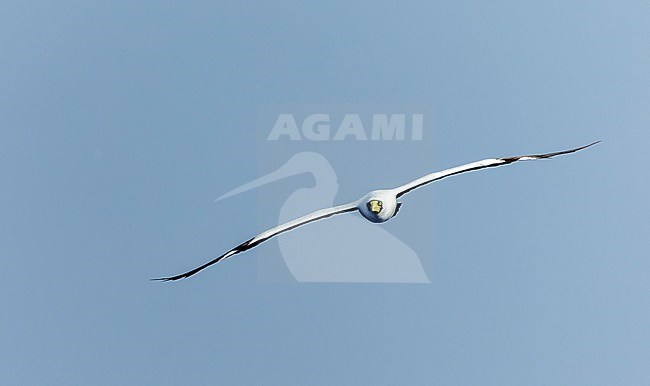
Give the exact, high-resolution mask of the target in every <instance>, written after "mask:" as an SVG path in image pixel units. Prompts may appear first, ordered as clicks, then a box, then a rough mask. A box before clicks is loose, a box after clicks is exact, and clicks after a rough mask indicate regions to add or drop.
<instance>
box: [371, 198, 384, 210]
mask: <svg viewBox="0 0 650 386" xmlns="http://www.w3.org/2000/svg"><path fill="white" fill-rule="evenodd" d="M382 205H383V204H382V202H381V201H379V200H372V201H369V202H368V209H370V211H371V212H372V213H379V212H381V207H382Z"/></svg>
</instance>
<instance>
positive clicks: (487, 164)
mask: <svg viewBox="0 0 650 386" xmlns="http://www.w3.org/2000/svg"><path fill="white" fill-rule="evenodd" d="M598 142H600V141H597V142H594V143H590V144H589V145H586V146H582V147H577V148H575V149H571V150H564V151H558V152H555V153H546V154H535V155H521V156H518V157H507V158H489V159H485V160H483V161H477V162H472V163H469V164H466V165H462V166H457V167H455V168H451V169H447V170H443V171H440V172H435V173H431V174H427V175H426V176H424V177H420V178H418V179H417V180H414V181H411V182H409V183H408V184H404V185H402V186H400V187H397V188H395V189H394V191H395V192H397V197H401V196H403V195H404V194H406V193H408V192H410V191H411V190H413V189H416V188H419V187H420V186H423V185H426V184H428V183H430V182H433V181H437V180H440V179H443V178H445V177H449V176H453V175H455V174H460V173H465V172H471V171H473V170H479V169H484V168H491V167H495V166H502V165H508V164H511V163H513V162H517V161H530V160H537V159H544V158H551V157H555V156H556V155H562V154H569V153H574V152H576V151H578V150H582V149H586V148H588V147H589V146H593V145H595V144H597V143H598Z"/></svg>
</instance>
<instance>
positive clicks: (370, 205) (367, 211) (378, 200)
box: [357, 190, 397, 222]
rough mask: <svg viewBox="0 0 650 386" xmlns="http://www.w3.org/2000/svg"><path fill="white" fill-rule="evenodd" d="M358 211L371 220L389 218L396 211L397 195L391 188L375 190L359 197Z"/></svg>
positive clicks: (379, 220)
mask: <svg viewBox="0 0 650 386" xmlns="http://www.w3.org/2000/svg"><path fill="white" fill-rule="evenodd" d="M357 207H358V208H359V212H361V215H363V217H365V218H366V219H368V220H370V221H372V222H384V221H388V220H390V219H391V218H392V217H393V216H394V215H395V212H396V211H397V197H395V193H394V192H393V191H391V190H375V191H373V192H370V193H368V194H367V195H366V196H365V197H363V198H362V199H361V201H360V202H359V204H358V206H357Z"/></svg>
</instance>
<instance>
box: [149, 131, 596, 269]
mask: <svg viewBox="0 0 650 386" xmlns="http://www.w3.org/2000/svg"><path fill="white" fill-rule="evenodd" d="M598 142H600V141H597V142H593V143H591V144H589V145H585V146H581V147H577V148H575V149H570V150H564V151H558V152H554V153H546V154H535V155H522V156H516V157H505V158H488V159H484V160H482V161H477V162H472V163H468V164H465V165H461V166H457V167H454V168H450V169H446V170H442V171H439V172H434V173H430V174H427V175H425V176H423V177H420V178H418V179H416V180H413V181H411V182H409V183H407V184H404V185H402V186H398V187H397V188H393V189H382V190H374V191H372V192H370V193H368V194H366V195H365V196H363V197H362V198H361V199H359V200H356V201H353V202H350V203H348V204H344V205H339V206H334V207H331V208H327V209H321V210H317V211H315V212H312V213H310V214H308V215H306V216H302V217H300V218H297V219H295V220H292V221H289V222H286V223H284V224H280V225H278V226H276V227H274V228H271V229H269V230H267V231H264V232H262V233H260V234H259V235H257V236H255V237H253V238H251V239H249V240H246V241H244V242H243V243H241V244H239V245H238V246H236V247H235V248H233V249H231V250H229V251H228V252H226V253H224V254H223V255H221V256H219V257H217V258H214V259H212V260H210V261H208V262H207V263H205V264H203V265H201V266H200V267H197V268H194V269H192V270H191V271H187V272H185V273H182V274H180V275H176V276H169V277H161V278H157V279H152V280H158V281H173V280H179V279H184V278H188V277H190V276H192V275H194V274H196V273H197V272H199V271H202V270H204V269H205V268H208V267H209V266H211V265H213V264H216V263H218V262H220V261H222V260H225V259H227V258H229V257H232V256H234V255H236V254H239V253H242V252H244V251H247V250H249V249H251V248H253V247H256V246H257V245H259V244H261V243H263V242H264V241H266V240H269V239H271V238H273V237H274V236H277V235H279V234H281V233H284V232H288V231H290V230H292V229H295V228H297V227H299V226H302V225H305V224H308V223H310V222H314V221H317V220H322V219H325V218H328V217H332V216H335V215H339V214H343V213H351V212H357V211H358V212H359V213H361V215H362V216H363V217H364V218H365V219H367V220H368V221H371V222H373V223H383V222H386V221H388V220H390V219H391V218H393V217H395V215H396V214H397V212H398V211H399V209H400V206H401V205H402V203H401V202H398V199H399V198H400V197H402V196H403V195H405V194H406V193H408V192H410V191H412V190H414V189H417V188H419V187H421V186H424V185H426V184H429V183H431V182H434V181H437V180H440V179H443V178H445V177H449V176H453V175H456V174H460V173H465V172H470V171H474V170H479V169H485V168H490V167H496V166H503V165H509V164H511V163H514V162H517V161H532V160H538V159H546V158H552V157H555V156H558V155H563V154H569V153H575V152H576V151H579V150H582V149H586V148H588V147H590V146H593V145H595V144H597V143H598Z"/></svg>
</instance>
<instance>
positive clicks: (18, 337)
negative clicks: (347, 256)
mask: <svg viewBox="0 0 650 386" xmlns="http://www.w3.org/2000/svg"><path fill="white" fill-rule="evenodd" d="M649 12H650V4H648V3H647V2H642V1H637V2H634V1H631V2H625V3H620V2H613V1H597V2H586V1H572V2H565V1H551V2H543V3H542V2H523V3H522V2H515V1H501V2H496V3H495V2H490V3H487V2H457V1H446V2H444V1H443V2H440V1H437V2H433V3H431V2H401V3H400V4H397V3H395V2H388V1H373V2H356V3H354V4H350V3H348V2H335V3H326V4H318V5H311V4H307V3H299V2H293V1H280V2H262V1H259V2H246V3H241V2H170V1H164V2H153V1H139V2H130V1H129V2H127V1H115V2H110V3H107V2H99V1H97V2H90V1H87V2H80V1H60V2H49V1H42V2H37V1H5V2H3V3H2V5H0V90H1V91H0V261H1V262H2V270H1V271H0V272H2V273H3V275H2V277H3V278H2V280H1V281H0V307H1V309H2V312H1V313H0V383H2V384H13V385H18V384H29V385H38V384H47V385H53V384H62V385H63V384H65V385H69V384H96V385H102V384H106V385H114V384H138V385H142V384H157V385H165V384H169V385H173V384H195V385H200V384H215V383H219V384H260V382H263V383H266V384H322V385H330V384H354V385H359V384H369V385H378V384H387V385H389V384H412V385H417V384H423V385H430V384H494V385H521V384H527V385H549V384H593V385H597V384H603V385H611V384H648V383H650V372H649V371H648V361H649V360H650V349H649V347H650V332H649V331H650V330H649V329H648V325H649V323H650V313H649V311H648V310H650V301H649V300H648V299H650V297H649V296H648V294H649V292H650V284H649V281H648V279H647V278H648V276H649V273H650V260H648V255H649V254H648V252H649V251H648V242H647V235H648V234H649V233H650V229H649V228H650V226H649V225H648V221H647V219H648V217H649V215H650V202H649V200H648V198H647V191H648V188H650V185H649V183H648V178H647V164H648V161H650V159H649V158H648V151H647V148H646V147H647V144H648V143H649V141H648V140H649V139H650V134H649V133H648V127H650V115H649V113H648V111H650V110H649V107H650V92H649V91H648V90H650V75H649V73H648V68H650V51H649V50H648V49H647V47H648V46H650V41H649V40H650V38H649V37H650V24H648V18H647V15H648V13H649ZM291 103H303V104H313V105H318V104H346V103H362V104H363V103H366V104H418V103H426V104H431V105H432V106H433V107H434V110H435V114H434V119H433V133H434V135H435V141H434V142H433V144H432V145H431V149H430V159H422V158H421V157H420V159H419V163H418V164H417V167H415V166H414V165H413V163H412V162H411V161H410V160H409V161H408V162H407V161H405V160H403V159H401V158H398V157H395V162H394V164H392V166H391V169H390V170H386V172H385V176H386V178H387V179H390V182H391V183H392V182H393V181H395V178H396V177H395V176H396V174H395V173H396V172H401V171H402V170H404V171H409V172H410V171H411V170H413V173H414V174H415V175H411V174H409V175H406V174H405V175H404V178H403V179H402V178H400V181H402V180H408V179H410V178H412V177H416V176H418V175H420V174H422V173H423V172H424V173H426V172H429V171H433V170H436V169H442V168H445V167H449V166H454V165H457V164H462V163H465V162H469V161H473V160H477V159H481V158H486V157H492V156H507V155H515V154H520V153H528V152H542V151H554V150H561V149H564V148H569V147H572V146H578V145H582V144H586V143H589V142H591V141H594V140H602V141H603V143H601V144H599V145H598V146H596V147H594V148H592V149H589V150H588V151H585V152H583V153H579V154H576V155H572V156H566V157H562V158H558V159H555V160H552V161H548V162H538V163H532V162H531V163H527V164H524V165H513V166H512V167H509V168H502V169H498V170H497V169H495V170H488V171H485V172H477V173H473V174H471V175H463V176H457V177H454V178H452V179H448V180H445V181H441V182H440V183H438V184H436V186H434V187H431V188H430V189H429V190H425V191H421V192H418V193H417V195H415V194H414V195H413V197H409V201H407V203H406V204H405V205H407V206H405V207H404V209H403V210H402V211H400V215H399V216H398V217H397V218H396V219H395V220H394V221H391V222H390V223H388V224H386V225H385V227H386V229H388V230H389V231H391V232H392V233H394V234H397V235H399V236H400V237H401V239H402V240H404V241H405V242H407V243H408V245H410V246H411V247H412V248H413V249H414V250H416V251H417V252H418V255H419V256H420V258H421V259H422V264H423V266H424V268H425V270H426V272H427V274H428V275H429V277H430V278H431V279H432V284H429V285H390V284H296V283H283V284H271V285H269V284H263V283H259V282H258V280H257V275H258V273H257V267H258V265H257V263H256V261H257V259H263V258H264V254H265V253H277V252H274V251H276V250H277V245H274V244H272V243H270V244H268V245H265V246H264V247H263V248H262V247H260V248H259V249H258V250H256V251H252V252H251V253H250V254H249V255H248V256H246V255H241V256H239V257H237V259H233V260H231V261H228V262H227V263H228V264H223V265H221V266H219V267H213V268H212V269H210V270H208V271H206V272H203V273H202V274H201V275H200V276H197V277H195V278H193V279H192V280H187V281H185V282H180V283H166V284H162V283H152V282H149V281H148V279H149V278H150V277H155V276H159V275H165V274H172V273H177V272H176V271H177V270H182V269H184V268H190V267H192V266H193V264H195V263H200V262H202V261H203V260H204V259H206V258H207V257H210V256H213V255H214V254H217V253H221V252H222V251H225V250H227V249H228V248H231V247H232V246H234V245H236V244H237V243H239V242H241V241H243V240H245V239H247V238H249V237H251V236H252V235H253V234H254V233H256V232H257V231H259V230H260V226H261V225H260V224H259V222H258V213H259V211H260V210H261V209H260V205H259V202H258V201H257V200H255V197H256V196H255V195H249V196H245V195H242V196H240V197H238V198H236V199H232V200H231V201H229V202H228V203H226V204H222V203H215V202H214V201H213V200H214V199H215V198H216V197H218V196H219V195H221V194H222V193H224V192H226V191H228V190H230V189H232V188H234V187H236V186H239V185H241V184H243V183H245V182H247V181H250V180H253V179H255V178H256V177H258V176H259V174H260V166H259V159H258V158H259V157H258V155H259V154H260V152H259V149H257V142H256V138H257V137H256V136H257V126H256V119H257V111H258V109H259V108H260V107H263V106H267V105H269V104H291ZM290 156H291V154H287V157H286V158H287V159H288V158H289V157H290ZM278 157H279V158H282V157H280V156H278ZM339 162H341V163H343V160H339ZM368 162H369V160H368V159H367V158H364V159H354V158H353V157H352V159H349V166H348V167H350V168H354V167H355V166H357V165H360V164H364V163H368ZM269 167H270V166H269ZM414 168H415V169H417V170H415V169H414ZM405 173H406V172H405ZM382 177H383V175H382V173H377V174H373V175H372V176H371V179H370V180H368V181H359V182H358V183H359V185H353V184H349V183H346V184H341V186H340V190H339V192H338V195H337V197H336V201H337V202H347V201H349V200H351V199H355V198H356V197H357V193H359V192H363V191H364V189H365V188H366V187H368V186H369V187H370V188H375V187H379V186H375V184H376V183H378V182H379V181H380V180H381V178H382ZM305 181H306V180H301V179H300V178H297V179H293V180H290V181H287V184H288V185H287V189H290V187H294V188H295V187H298V186H300V185H301V184H304V183H305ZM292 184H293V185H292ZM366 184H368V186H366ZM431 213H433V214H432V215H431Z"/></svg>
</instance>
